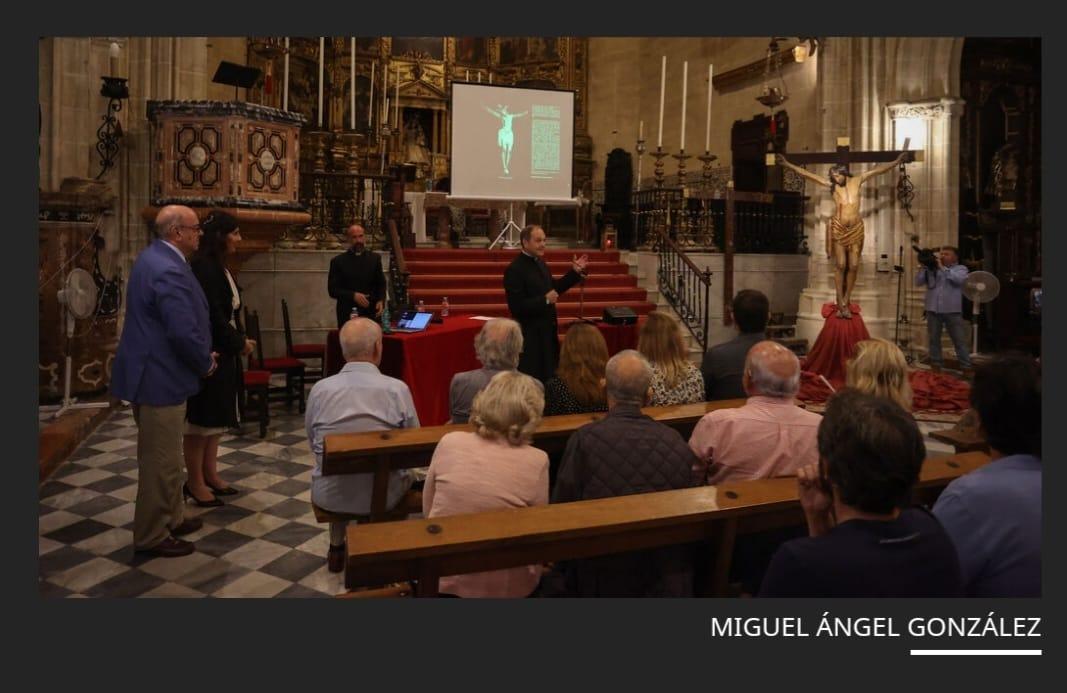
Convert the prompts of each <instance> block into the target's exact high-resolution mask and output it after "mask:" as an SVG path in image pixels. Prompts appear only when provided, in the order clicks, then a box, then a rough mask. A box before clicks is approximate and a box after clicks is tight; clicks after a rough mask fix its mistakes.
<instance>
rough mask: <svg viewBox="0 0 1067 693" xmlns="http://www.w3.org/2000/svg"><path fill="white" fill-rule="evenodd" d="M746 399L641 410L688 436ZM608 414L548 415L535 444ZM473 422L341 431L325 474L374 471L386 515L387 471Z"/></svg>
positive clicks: (376, 509)
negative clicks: (702, 421) (719, 412)
mask: <svg viewBox="0 0 1067 693" xmlns="http://www.w3.org/2000/svg"><path fill="white" fill-rule="evenodd" d="M744 403H745V400H743V399H731V400H722V401H718V402H699V403H697V404H679V405H673V406H665V407H645V408H644V409H642V411H643V412H644V413H646V414H648V415H649V416H651V417H652V418H653V419H655V420H657V421H660V422H662V423H664V424H666V425H667V426H670V427H671V428H674V429H675V430H677V431H678V432H679V433H681V434H682V436H683V437H684V438H686V439H687V440H688V438H689V434H690V433H692V431H693V427H694V426H696V424H697V422H698V421H699V420H700V418H701V417H702V416H704V414H707V413H708V412H710V411H714V410H716V409H729V408H733V407H740V406H742V405H743V404H744ZM604 416H605V414H604V412H599V413H595V414H568V415H564V416H546V417H545V418H544V419H542V421H541V425H540V426H539V427H538V428H537V431H536V432H535V433H534V438H533V445H534V446H535V447H538V448H540V449H542V450H544V451H545V452H547V453H549V454H553V453H556V452H562V451H563V449H564V448H565V447H566V445H567V439H568V438H570V436H571V434H572V433H574V431H575V430H577V429H578V428H581V427H582V426H584V425H585V424H587V423H591V422H593V421H598V420H600V419H602V418H604ZM473 430H474V427H473V426H472V425H471V424H445V425H443V426H426V427H424V428H410V429H394V430H390V431H369V432H366V433H339V434H335V435H328V436H326V440H325V441H324V444H323V448H324V450H323V462H322V473H323V475H324V476H328V475H331V474H373V475H374V485H373V492H372V495H371V519H372V521H378V520H381V519H387V517H388V514H387V512H386V507H385V506H386V496H387V494H388V490H389V473H390V472H393V471H397V470H399V469H410V468H413V467H426V466H428V465H429V464H430V459H431V458H432V457H433V451H434V448H436V447H437V442H438V441H439V440H441V437H442V436H444V435H445V434H446V433H450V432H452V431H473Z"/></svg>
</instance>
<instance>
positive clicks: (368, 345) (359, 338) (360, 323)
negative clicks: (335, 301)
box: [340, 318, 382, 365]
mask: <svg viewBox="0 0 1067 693" xmlns="http://www.w3.org/2000/svg"><path fill="white" fill-rule="evenodd" d="M340 341H341V353H342V354H344V357H345V361H348V362H351V361H366V362H367V363H373V364H374V365H378V364H379V363H380V362H381V360H382V328H381V327H379V326H378V323H376V322H374V321H373V320H369V319H367V318H353V319H351V320H349V321H348V322H346V323H345V324H344V325H343V326H342V327H341V333H340Z"/></svg>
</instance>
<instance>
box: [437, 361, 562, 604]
mask: <svg viewBox="0 0 1067 693" xmlns="http://www.w3.org/2000/svg"><path fill="white" fill-rule="evenodd" d="M544 406H545V399H544V394H543V393H542V391H541V384H540V383H539V382H537V381H536V380H534V379H533V378H531V377H530V376H528V375H523V374H522V373H519V372H517V371H504V372H503V373H497V374H496V375H495V376H493V378H492V380H490V381H489V384H488V385H487V386H486V387H485V389H484V390H482V391H481V392H479V393H478V394H477V396H475V398H474V404H473V405H472V407H471V418H470V420H471V423H473V424H474V427H475V432H474V433H468V432H465V431H456V432H453V433H449V434H447V435H445V436H444V437H443V438H441V441H440V442H439V443H438V444H437V448H436V449H435V450H434V453H433V458H432V459H431V460H430V470H429V472H428V474H427V476H426V484H425V486H424V487H423V491H422V512H423V515H425V516H426V517H442V516H445V515H464V514H468V513H480V512H487V511H491V510H503V509H505V508H526V507H530V506H534V505H546V504H547V503H548V455H547V454H545V452H544V451H543V450H538V449H537V448H535V447H533V446H531V445H530V439H531V438H532V436H533V432H534V430H536V429H537V426H538V424H540V423H541V410H542V409H544ZM540 578H541V566H540V565H529V566H520V567H518V568H508V569H506V570H493V571H489V572H484V573H470V574H467V575H453V576H448V577H442V578H441V580H440V584H439V589H440V592H441V594H444V595H455V596H458V597H526V596H529V594H530V593H531V592H533V591H534V588H536V587H537V583H538V580H540Z"/></svg>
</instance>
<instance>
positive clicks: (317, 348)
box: [282, 298, 326, 382]
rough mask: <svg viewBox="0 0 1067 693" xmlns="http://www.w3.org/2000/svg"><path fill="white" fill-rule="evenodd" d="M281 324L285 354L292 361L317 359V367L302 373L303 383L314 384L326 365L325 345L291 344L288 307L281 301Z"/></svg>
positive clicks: (291, 334)
mask: <svg viewBox="0 0 1067 693" xmlns="http://www.w3.org/2000/svg"><path fill="white" fill-rule="evenodd" d="M282 324H283V325H284V326H285V353H286V356H289V357H290V358H294V359H301V360H304V359H318V362H319V367H318V368H317V369H310V370H305V371H304V380H305V382H314V381H316V380H319V379H320V378H322V376H323V368H324V367H325V365H326V345H325V344H293V329H292V326H291V325H290V323H289V305H288V304H287V303H286V302H285V299H284V298H283V299H282Z"/></svg>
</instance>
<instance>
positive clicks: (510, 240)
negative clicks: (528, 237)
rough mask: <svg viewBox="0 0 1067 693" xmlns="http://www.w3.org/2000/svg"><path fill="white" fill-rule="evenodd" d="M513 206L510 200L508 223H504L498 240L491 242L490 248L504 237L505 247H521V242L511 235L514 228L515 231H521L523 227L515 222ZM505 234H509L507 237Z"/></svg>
mask: <svg viewBox="0 0 1067 693" xmlns="http://www.w3.org/2000/svg"><path fill="white" fill-rule="evenodd" d="M511 208H512V203H510V202H509V203H508V223H506V224H504V228H503V229H501V230H500V234H499V235H498V236H497V237H496V240H495V241H493V242H492V243H490V244H489V250H492V249H493V248H494V247H495V246H496V244H497V243H499V242H500V239H502V238H503V239H504V247H505V248H518V247H519V245H520V244H519V243H518V242H517V241H516V240H515V238H514V237H513V236H512V235H511V231H512V229H514V230H515V231H519V232H521V231H522V229H520V228H519V225H518V224H516V223H515V220H514V218H513V215H512V209H511ZM505 236H507V237H506V238H505Z"/></svg>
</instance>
